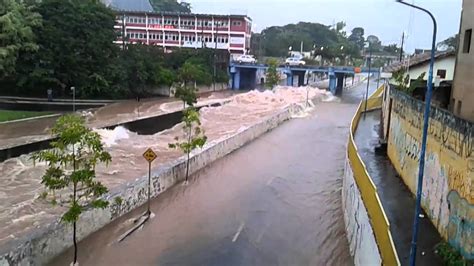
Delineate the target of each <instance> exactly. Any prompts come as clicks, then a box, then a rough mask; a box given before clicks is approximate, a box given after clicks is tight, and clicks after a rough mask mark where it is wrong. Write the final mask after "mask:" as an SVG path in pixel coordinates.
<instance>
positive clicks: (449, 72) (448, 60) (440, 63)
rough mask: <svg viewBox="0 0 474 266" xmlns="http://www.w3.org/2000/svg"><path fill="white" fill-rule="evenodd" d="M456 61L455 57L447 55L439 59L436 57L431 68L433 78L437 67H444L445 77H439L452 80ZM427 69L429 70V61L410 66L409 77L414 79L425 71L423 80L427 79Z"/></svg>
mask: <svg viewBox="0 0 474 266" xmlns="http://www.w3.org/2000/svg"><path fill="white" fill-rule="evenodd" d="M455 63H456V57H455V56H454V55H453V56H448V57H444V58H441V59H437V60H436V61H435V64H434V69H433V80H434V79H435V78H436V73H437V71H438V69H445V70H446V78H444V79H440V81H443V80H453V78H454V65H455ZM428 70H429V62H426V63H425V64H422V65H418V66H415V67H410V70H409V74H410V79H416V78H417V77H418V76H420V75H421V73H423V72H426V74H425V78H424V80H428Z"/></svg>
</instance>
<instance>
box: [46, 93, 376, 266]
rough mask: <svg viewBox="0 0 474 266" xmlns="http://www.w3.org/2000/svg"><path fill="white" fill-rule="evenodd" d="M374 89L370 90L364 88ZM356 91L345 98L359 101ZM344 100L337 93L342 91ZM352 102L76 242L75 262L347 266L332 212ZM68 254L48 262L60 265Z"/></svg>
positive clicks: (295, 125) (295, 123)
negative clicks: (140, 221) (148, 210)
mask: <svg viewBox="0 0 474 266" xmlns="http://www.w3.org/2000/svg"><path fill="white" fill-rule="evenodd" d="M373 87H375V86H373ZM361 90H365V85H364V84H362V85H360V86H358V87H357V88H356V89H354V90H353V91H350V92H349V93H348V97H350V96H351V95H352V96H353V97H355V96H354V95H358V93H360V91H361ZM345 93H346V92H345ZM355 109H356V105H355V104H354V103H350V104H348V103H336V102H329V103H320V104H318V105H316V107H315V109H314V110H313V111H312V112H311V114H310V115H309V116H306V117H303V118H299V119H293V120H290V121H288V122H286V123H285V124H283V125H281V126H279V127H278V128H276V129H274V130H273V131H271V132H269V133H267V134H265V135H263V136H262V137H260V138H258V139H256V140H255V141H253V142H252V143H250V144H248V145H246V146H244V147H243V148H241V149H239V150H237V151H235V152H233V153H232V154H230V155H228V156H226V157H224V158H222V159H220V160H218V161H216V162H215V163H213V164H212V165H210V166H209V167H206V168H205V169H204V170H202V171H200V172H198V173H197V174H196V175H194V176H193V177H192V179H191V182H190V184H189V185H187V186H183V185H177V186H175V187H173V188H172V189H170V190H169V191H167V192H165V193H163V194H161V195H160V196H158V197H157V198H156V199H154V200H153V203H152V212H153V213H155V215H156V216H155V217H154V218H153V219H152V220H151V221H149V222H148V223H147V224H145V226H144V227H143V229H142V230H140V231H138V232H136V233H134V234H133V235H132V236H130V237H129V238H127V239H125V240H124V241H123V242H120V243H117V242H116V241H117V239H118V237H119V235H120V234H121V233H123V232H124V231H126V229H127V228H129V227H130V224H131V222H130V221H131V219H133V218H135V217H137V216H138V215H139V214H140V213H141V212H142V211H143V209H141V210H136V211H134V212H132V213H130V214H128V215H125V216H124V217H122V218H120V219H118V220H116V221H114V222H113V223H111V224H110V225H109V226H106V227H105V228H104V229H102V230H100V231H98V232H96V233H94V234H92V235H91V236H89V237H88V238H86V239H85V240H84V241H82V242H81V243H80V244H79V262H80V263H81V265H352V259H351V257H350V255H349V247H348V243H347V240H346V236H345V230H344V222H343V213H342V209H341V187H342V174H343V167H344V158H345V152H346V150H345V146H346V142H347V134H348V127H349V123H350V120H351V118H352V116H353V113H354V111H355ZM71 258H72V250H68V251H67V252H66V253H65V254H62V255H61V256H59V257H58V258H57V259H56V260H55V261H53V262H52V265H67V264H69V263H70V261H71Z"/></svg>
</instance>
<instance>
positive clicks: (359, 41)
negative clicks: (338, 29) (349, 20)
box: [348, 27, 365, 50]
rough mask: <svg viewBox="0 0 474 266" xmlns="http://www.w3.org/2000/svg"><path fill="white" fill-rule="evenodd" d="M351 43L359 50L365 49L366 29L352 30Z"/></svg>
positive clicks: (357, 28)
mask: <svg viewBox="0 0 474 266" xmlns="http://www.w3.org/2000/svg"><path fill="white" fill-rule="evenodd" d="M348 40H349V42H352V43H354V44H355V45H356V46H357V47H358V48H359V50H362V49H364V41H365V38H364V28H362V27H356V28H353V29H352V32H351V35H349V37H348Z"/></svg>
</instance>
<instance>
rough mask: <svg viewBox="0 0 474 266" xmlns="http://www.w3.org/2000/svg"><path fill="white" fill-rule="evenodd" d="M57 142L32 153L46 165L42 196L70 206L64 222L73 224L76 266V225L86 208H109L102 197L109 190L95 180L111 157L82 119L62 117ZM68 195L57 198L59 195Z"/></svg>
mask: <svg viewBox="0 0 474 266" xmlns="http://www.w3.org/2000/svg"><path fill="white" fill-rule="evenodd" d="M52 134H53V135H54V136H57V137H58V139H57V140H56V141H53V142H52V143H51V146H52V149H49V150H43V151H39V152H37V153H35V154H33V156H32V158H33V160H34V161H35V162H46V164H47V169H46V172H45V173H44V175H43V177H42V180H41V184H43V185H44V186H45V188H46V189H47V190H48V191H47V192H44V193H43V195H42V197H43V198H44V199H50V200H51V203H52V204H53V205H56V204H58V205H61V206H67V207H68V210H67V211H66V212H65V213H64V214H63V216H62V218H61V219H62V221H63V222H66V223H72V225H73V236H72V239H73V243H74V265H75V264H76V262H77V241H76V223H77V221H78V220H79V217H80V215H81V213H82V212H83V211H84V210H85V209H86V208H102V209H104V208H106V207H107V206H108V202H107V201H105V200H104V199H102V196H103V195H104V194H105V193H107V192H108V190H107V188H106V187H105V186H104V185H103V184H102V183H100V182H99V181H97V180H96V173H95V169H96V165H97V164H99V163H106V164H108V163H109V162H110V161H111V156H110V154H109V153H108V152H106V151H105V150H104V147H103V145H102V143H101V138H100V136H99V134H98V133H96V132H94V131H92V130H91V129H89V128H87V127H86V126H85V124H84V120H83V119H82V118H81V117H78V116H74V115H67V116H63V117H61V118H59V119H58V120H57V121H56V124H55V125H54V127H53V128H52ZM58 192H63V193H66V194H68V195H67V196H66V197H59V198H58V197H57V195H56V193H58Z"/></svg>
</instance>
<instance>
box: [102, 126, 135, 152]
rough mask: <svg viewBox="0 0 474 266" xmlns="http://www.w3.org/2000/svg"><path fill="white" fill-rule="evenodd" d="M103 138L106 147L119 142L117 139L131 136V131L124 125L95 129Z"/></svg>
mask: <svg viewBox="0 0 474 266" xmlns="http://www.w3.org/2000/svg"><path fill="white" fill-rule="evenodd" d="M94 131H96V132H97V133H99V135H100V136H101V138H102V142H103V143H104V145H105V146H106V147H111V146H112V145H115V144H117V141H119V140H121V139H128V138H129V137H130V134H132V132H130V131H129V130H127V129H126V128H124V127H122V126H118V127H116V128H114V129H112V130H110V129H94Z"/></svg>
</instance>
